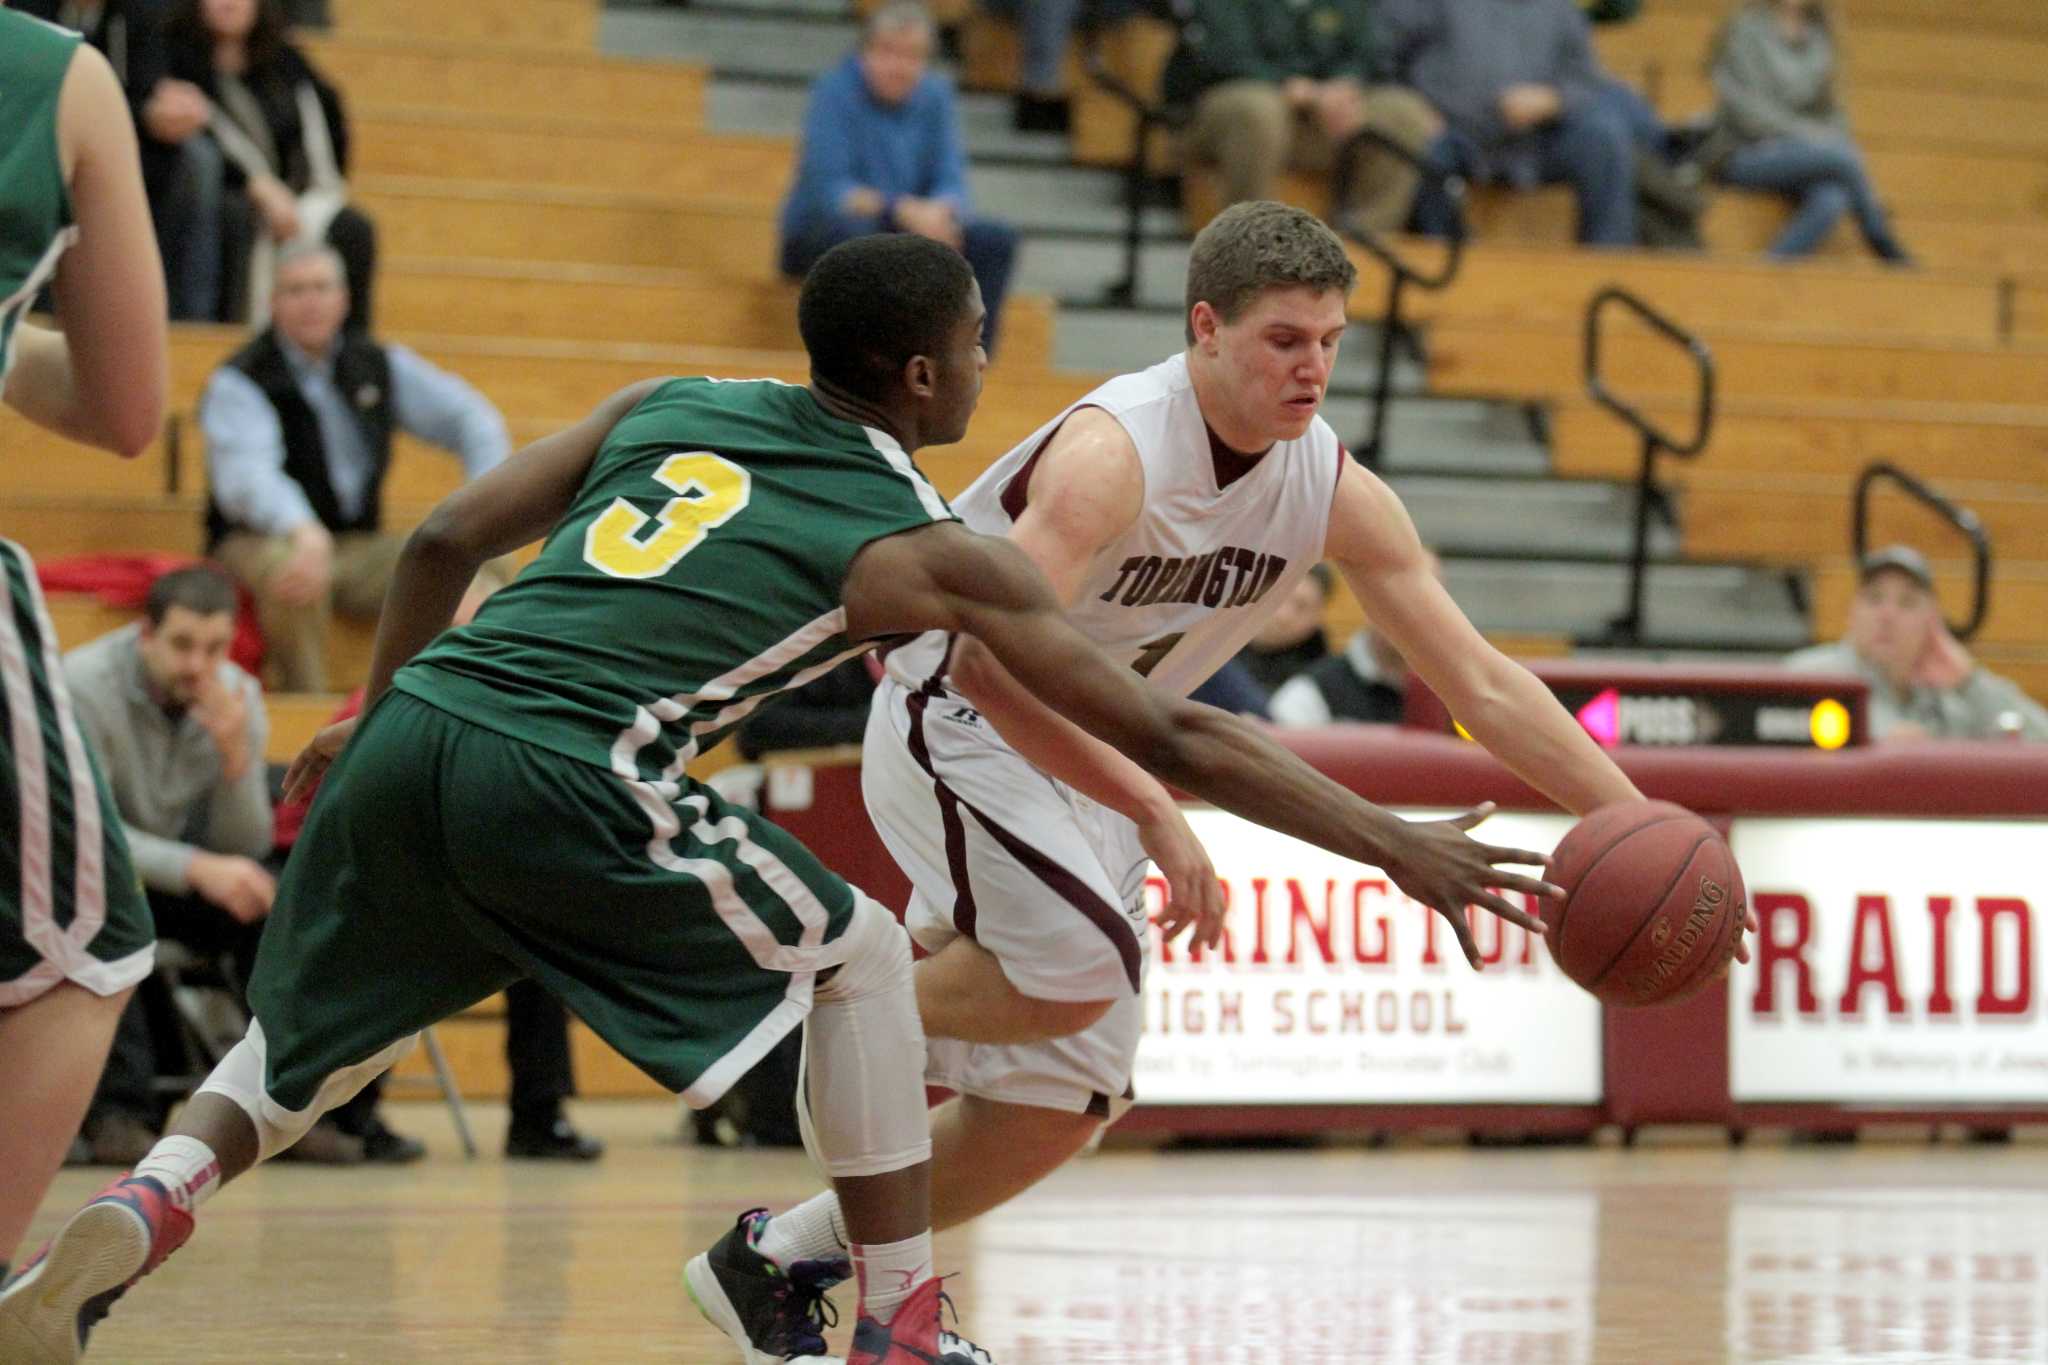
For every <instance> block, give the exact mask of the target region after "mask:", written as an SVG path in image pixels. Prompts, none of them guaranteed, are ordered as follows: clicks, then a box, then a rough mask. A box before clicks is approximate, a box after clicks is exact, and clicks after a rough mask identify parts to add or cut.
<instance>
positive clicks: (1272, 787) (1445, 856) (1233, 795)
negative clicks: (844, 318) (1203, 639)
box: [844, 523, 1557, 965]
mask: <svg viewBox="0 0 2048 1365" xmlns="http://www.w3.org/2000/svg"><path fill="white" fill-rule="evenodd" d="M844 591H845V602H846V610H847V630H848V633H849V634H850V635H852V636H853V637H854V638H869V637H880V636H885V635H895V634H901V633H904V632H906V631H925V630H944V631H950V632H954V633H958V634H964V635H972V636H975V637H976V638H978V639H979V640H981V641H982V643H984V644H985V645H987V646H988V648H989V650H990V652H991V653H993V654H994V655H995V657H996V660H997V661H998V662H999V663H1001V664H1002V665H1003V667H1004V668H1005V669H1007V670H1008V671H1009V672H1010V673H1011V675H1013V676H1014V677H1015V678H1016V679H1017V681H1018V682H1019V683H1021V684H1022V685H1023V687H1024V688H1025V689H1026V690H1028V691H1030V692H1032V693H1034V694H1035V695H1036V696H1037V697H1038V698H1039V699H1041V700H1042V701H1044V702H1046V703H1048V704H1050V705H1051V706H1052V707H1053V708H1054V709H1055V710H1057V711H1059V712H1060V713H1061V714H1062V715H1064V716H1066V717H1067V718H1068V719H1069V720H1072V721H1074V722H1075V723H1076V724H1078V725H1079V726H1080V727H1081V728H1082V729H1084V730H1086V731H1087V732H1088V733H1089V734H1091V735H1093V736H1095V737H1096V738H1097V739H1100V740H1102V741H1104V742H1105V743H1107V744H1110V745H1112V746H1113V747H1115V748H1116V749H1118V750H1119V751H1121V752H1122V753H1123V754H1125V755H1127V756H1128V757H1130V758H1131V759H1133V760H1134V761H1135V762H1137V763H1138V764H1139V766H1141V767H1143V768H1144V769H1145V770H1146V771H1148V772H1150V773H1151V774H1153V775H1154V776H1155V777H1158V778H1160V779H1162V780H1164V781H1167V782H1171V783H1172V784H1174V785H1175V786H1178V787H1181V788H1182V789H1184V790H1186V791H1189V792H1192V793H1194V794H1195V795H1197V796H1200V797H1202V798H1203V799H1205V800H1207V801H1210V802H1212V803H1214V804H1215V805H1217V806H1220V807H1222V808H1223V809H1225V810H1228V811H1232V812H1234V813H1236V814H1238V815H1241V816H1243V817H1244V818H1245V819H1248V820H1252V821H1255V822H1257V823H1258V824H1261V825H1264V826H1266V827H1267V828H1269V829H1275V830H1278V831H1280V832H1281V833H1284V834H1289V835H1292V836H1293V837H1295V838H1298V839H1302V840H1304V841H1306V842H1308V843H1312V844H1316V845H1318V846H1319V847H1322V848H1326V849H1328V850H1330V851H1331V852H1333V853H1336V854H1338V855H1339V856H1341V857H1346V858H1351V859H1354V860H1356V861H1359V862H1365V863H1371V864H1373V865H1375V866H1378V867H1381V868H1384V869H1385V870H1386V872H1387V873H1388V875H1389V876H1390V877H1392V878H1393V879H1394V881H1395V882H1396V883H1397V884H1398V885H1399V886H1400V887H1401V889H1402V890H1404V891H1406V892H1407V893H1408V894H1409V895H1411V896H1413V897H1414V898H1415V899H1417V900H1419V901H1421V902H1423V903H1424V904H1426V905H1430V906H1433V907H1434V908H1436V909H1437V910H1439V911H1441V912H1442V913H1443V914H1444V915H1445V916H1446V917H1447V918H1448V919H1449V920H1450V922H1451V925H1452V927H1453V929H1454V930H1455V931H1456V933H1457V935H1458V939H1459V942H1460V944H1461V945H1462V946H1463V947H1464V948H1465V952H1466V956H1467V958H1469V959H1470V960H1471V961H1473V962H1474V964H1475V965H1476V963H1477V962H1478V949H1477V946H1476V945H1475V944H1474V943H1473V940H1472V929H1471V925H1470V923H1469V922H1468V921H1467V919H1466V916H1465V913H1464V908H1465V907H1466V906H1467V905H1480V906H1483V907H1485V908H1486V909H1489V910H1492V911H1493V912H1494V913H1496V914H1499V915H1501V916H1503V917H1504V918H1506V919H1508V920H1510V921H1511V922H1513V923H1515V924H1518V925H1521V926H1522V927H1524V928H1527V929H1530V930H1531V931H1532V932H1536V933H1541V932H1542V928H1541V922H1540V921H1538V920H1536V919H1535V918H1534V917H1532V916H1530V915H1528V914H1526V913H1524V912H1523V911H1522V910H1521V909H1519V908H1517V907H1516V906H1514V905H1512V904H1510V903H1509V902H1508V901H1507V900H1505V899H1503V898H1502V897H1501V896H1499V895H1498V894H1496V893H1495V892H1494V891H1493V890H1491V889H1490V888H1493V887H1504V888H1507V889H1510V890H1517V891H1526V892H1530V893H1532V894H1536V895H1555V894H1557V892H1556V889H1555V888H1553V887H1550V886H1549V885H1548V884H1547V883H1545V882H1542V881H1539V880H1537V879H1536V878H1534V877H1528V876H1522V875H1518V874H1515V873H1508V872H1502V871H1500V870H1498V869H1497V868H1496V867H1495V864H1497V863H1517V864H1522V865H1525V866H1536V865H1540V864H1541V863H1542V862H1543V861H1544V859H1543V856H1542V855H1541V854H1538V853H1533V852H1527V851H1524V850H1518V849H1506V848H1492V847H1488V846H1486V845H1483V844H1479V843H1476V842H1474V841H1473V840H1471V839H1469V838H1467V837H1466V835H1465V833H1464V830H1465V828H1468V827H1469V825H1470V824H1471V823H1473V821H1472V819H1471V818H1469V817H1468V818H1467V819H1465V820H1461V821H1445V822H1435V823H1408V822H1405V821H1403V820H1401V819H1399V818H1398V817H1396V816H1394V815H1392V814H1391V813H1389V812H1387V811H1385V810H1382V809H1380V808H1379V807H1377V806H1374V805H1372V804H1370V803H1369V802H1366V801H1364V800H1362V799H1360V798H1359V797H1358V796H1356V795H1355V794H1353V793H1352V792H1350V791H1347V790H1346V789H1345V788H1343V787H1341V786H1339V785H1337V784H1336V783H1335V782H1332V781H1331V780H1330V779H1329V778H1327V777H1324V776H1323V775H1322V774H1321V773H1318V772H1316V771H1315V770H1314V769H1313V768H1311V767H1309V766H1308V765H1307V764H1306V763H1304V762H1302V761H1301V760H1300V759H1299V758H1297V757H1296V756H1295V755H1294V754H1292V753H1290V752H1289V751H1287V750H1286V749H1283V748H1281V747H1280V746H1279V745H1277V744H1275V743H1273V742H1272V741H1271V740H1269V739H1267V738H1266V737H1265V736H1264V735H1262V734H1260V733H1259V732H1258V730H1256V729H1255V728H1253V727H1252V726H1250V725H1247V724H1245V723H1244V722H1242V721H1240V720H1238V719H1237V718H1236V717H1234V716H1229V715H1225V714H1224V713H1223V712H1221V711H1216V710H1213V709H1212V708H1209V707H1206V706H1198V705H1195V704H1193V703H1190V702H1184V701H1179V700H1176V699H1174V698H1170V697H1167V696H1165V695H1163V694H1161V693H1158V692H1156V691H1154V690H1153V689H1150V688H1147V687H1146V686H1145V685H1144V683H1143V682H1142V681H1141V680H1140V679H1139V678H1138V677H1137V676H1136V675H1135V674H1133V673H1131V672H1130V671H1129V670H1128V669H1124V668H1119V667H1118V666H1117V665H1116V664H1114V663H1113V662H1111V661H1110V660H1109V659H1108V658H1107V657H1106V656H1105V655H1104V654H1103V653H1102V652H1101V651H1100V650H1098V649H1097V648H1096V647H1095V646H1094V645H1093V644H1092V643H1091V642H1090V641H1089V640H1088V639H1087V637H1085V636H1084V635H1082V634H1081V633H1080V632H1079V631H1078V630H1076V629H1075V628H1074V627H1073V626H1072V625H1071V624H1069V623H1068V621H1067V619H1066V617H1065V616H1064V615H1063V614H1062V613H1061V611H1060V609H1059V602H1058V600H1057V599H1056V598H1055V597H1054V596H1053V594H1052V590H1051V588H1050V587H1049V585H1048V584H1047V583H1046V581H1045V578H1044V576H1043V575H1042V574H1040V573H1039V572H1038V571H1037V569H1036V568H1034V567H1033V566H1032V564H1031V561H1030V560H1029V559H1028V558H1026V557H1025V556H1024V554H1023V553H1022V552H1021V551H1019V550H1018V549H1017V548H1016V547H1015V546H1013V545H1011V544H1009V543H1008V542H1007V541H1002V540H997V539H993V538H990V537H985V536H977V535H975V534H973V533H972V532H970V531H967V530H965V529H964V528H962V527H960V526H959V525H957V524H955V523H943V524H939V525H934V526H931V527H926V528H921V529H919V530H917V531H913V532H907V533H905V534H902V535H898V536H892V537H889V538H888V539H885V540H881V541H877V542H875V543H874V544H872V545H870V546H868V547H867V548H866V549H865V550H863V551H862V552H861V554H860V555H859V556H858V557H857V558H856V559H855V560H854V565H853V570H852V572H851V573H850V574H849V575H848V578H847V582H846V587H845V590H844Z"/></svg>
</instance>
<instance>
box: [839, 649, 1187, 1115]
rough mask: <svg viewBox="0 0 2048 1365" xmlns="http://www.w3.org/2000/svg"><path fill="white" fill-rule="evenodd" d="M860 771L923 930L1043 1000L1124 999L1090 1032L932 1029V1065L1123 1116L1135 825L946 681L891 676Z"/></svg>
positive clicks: (978, 1088) (920, 933)
mask: <svg viewBox="0 0 2048 1365" xmlns="http://www.w3.org/2000/svg"><path fill="white" fill-rule="evenodd" d="M861 785H862V790H863V794H864V795H865V796H866V799H867V807H868V814H869V815H870V816H871V817H872V818H873V820H874V822H875V828H876V830H877V831H878V832H879V833H880V834H881V836H882V842H883V843H884V844H886V845H887V846H888V849H889V852H890V853H891V854H892V855H893V856H894V857H895V859H896V862H897V864H898V866H900V867H901V868H902V869H903V872H904V875H905V876H907V877H908V878H909V879H910V883H911V887H912V890H911V896H910V905H909V907H908V911H907V914H906V917H905V923H906V926H907V927H908V928H909V930H910V935H911V937H912V938H914V939H916V940H917V942H918V944H919V945H920V946H921V947H923V948H924V949H926V950H927V951H928V952H937V951H939V950H940V949H942V948H944V947H945V946H946V945H947V944H948V943H951V942H952V941H953V940H954V939H955V938H957V937H959V936H960V935H962V934H965V935H966V936H967V937H969V938H971V939H973V940H974V941H975V942H977V943H979V944H980V945H981V946H982V947H983V948H986V949H987V950H988V951H989V952H991V953H993V954H994V955H995V957H996V959H997V960H998V961H999V962H1000V963H1001V964H1002V968H1003V972H1004V974H1005V975H1006V976H1008V977H1009V979H1010V981H1011V983H1012V984H1013V985H1015V986H1016V987H1017V989H1018V990H1019V991H1021V992H1023V993H1024V994H1025V995H1028V996H1030V997H1032V998H1033V999H1038V1000H1070V1001H1080V1000H1114V1001H1116V1004H1115V1005H1113V1006H1111V1008H1110V1010H1109V1012H1108V1013H1107V1014H1105V1015H1104V1016H1103V1017H1102V1018H1101V1019H1100V1020H1098V1021H1097V1022H1096V1024H1095V1025H1094V1026H1093V1027H1092V1028H1089V1029H1087V1030H1085V1031H1084V1032H1082V1033H1079V1034H1075V1035H1073V1036H1071V1037H1067V1038H1058V1039H1054V1040H1052V1041H1050V1042H1045V1043H1032V1044H1026V1045H1022V1046H1015V1047H1008V1046H995V1045H990V1044H979V1043H964V1042H961V1041H959V1040H957V1039H944V1038H931V1039H930V1040H929V1058H930V1061H929V1063H928V1066H927V1070H926V1079H927V1080H929V1081H930V1082H931V1083H932V1084H934V1085H943V1086H945V1087H946V1088H948V1089H950V1090H955V1091H959V1092H961V1093H963V1094H969V1095H979V1096H982V1097H983V1098H986V1099H992V1100H997V1101H1001V1102H1004V1103H1010V1104H1026V1105H1033V1106H1036V1107H1039V1108H1047V1109H1061V1110H1066V1111H1069V1112H1073V1113H1094V1114H1097V1115H1098V1116H1100V1117H1103V1118H1106V1119H1115V1118H1118V1117H1121V1116H1122V1114H1123V1112H1124V1110H1125V1109H1126V1108H1127V1107H1128V1106H1129V1101H1130V1086H1131V1067H1132V1063H1133V1061H1134V1060H1135V1058H1136V1056H1137V1050H1138V1030H1139V1025H1140V1023H1141V1021H1142V1017H1143V1010H1142V991H1143V989H1144V981H1145V972H1146V968H1147V965H1148V957H1149V953H1150V941H1149V935H1148V934H1147V932H1146V924H1145V900H1144V889H1145V877H1146V874H1147V872H1148V871H1149V870H1150V862H1149V860H1148V859H1147V858H1146V856H1145V853H1144V850H1143V848H1142V847H1141V846H1140V844H1139V842H1138V831H1137V826H1135V825H1133V824H1132V823H1131V822H1130V821H1129V820H1128V819H1126V818H1124V817H1123V816H1122V815H1120V814H1118V813H1116V812H1115V811H1112V810H1109V809H1107V808H1105V807H1103V806H1101V805H1099V804H1098V803H1096V802H1094V801H1092V800H1090V799H1089V798H1087V797H1085V796H1083V795H1081V794H1080V793H1079V792H1076V791H1074V790H1073V789H1071V788H1069V787H1067V786H1066V785H1065V784H1063V783H1060V782H1057V781H1054V780H1053V779H1052V778H1050V777H1047V776H1046V775H1045V774H1044V773H1042V772H1040V771H1039V770H1038V769H1036V768H1034V767H1032V766H1031V765H1030V764H1029V763H1027V762H1025V761H1024V759H1022V758H1020V757H1019V756H1018V755H1017V754H1016V753H1015V752H1014V751H1013V750H1011V749H1010V748H1009V747H1008V746H1007V745H1005V744H1004V743H1003V742H1002V741H1001V739H999V738H998V737H997V736H996V734H995V731H994V727H992V726H991V725H990V724H989V723H988V721H987V719H986V718H984V717H983V716H982V715H981V714H980V713H979V712H978V711H976V710H974V708H972V707H971V706H969V705H967V704H966V703H965V702H964V701H962V700H961V699H960V698H959V697H958V696H956V695H954V694H953V693H951V692H948V691H946V690H944V689H934V688H930V687H927V688H923V689H917V690H913V689H910V688H907V687H905V686H903V685H902V684H901V683H899V682H897V681H896V680H895V679H893V678H885V679H884V680H883V682H882V685H881V686H880V687H879V688H878V689H877V690H876V693H875V700H874V707H873V710H872V711H871V712H870V713H869V717H868V732H867V742H866V748H865V750H864V752H863V755H862V768H861Z"/></svg>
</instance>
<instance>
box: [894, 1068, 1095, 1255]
mask: <svg viewBox="0 0 2048 1365" xmlns="http://www.w3.org/2000/svg"><path fill="white" fill-rule="evenodd" d="M1103 1122H1104V1120H1103V1119H1102V1118H1101V1117H1100V1116H1098V1115H1095V1114H1090V1113H1087V1112H1085V1111H1083V1112H1080V1113H1076V1112H1073V1111H1071V1110H1066V1109H1048V1108H1044V1107H1043V1106H1040V1105H1030V1104H1005V1103H1003V1102H1002V1101H1001V1100H992V1099H988V1098H986V1097H984V1096H981V1095H962V1096H960V1097H959V1098H957V1099H952V1100H948V1101H947V1102H946V1103H944V1104H942V1105H940V1106H939V1107H938V1108H937V1109H935V1110H933V1111H932V1226H933V1227H935V1228H937V1229H938V1230H939V1231H941V1232H944V1231H945V1230H946V1229H947V1228H951V1227H958V1226H959V1225H960V1224H962V1223H967V1222H971V1221H973V1220H974V1219H976V1218H979V1217H981V1215H983V1214H984V1213H987V1212H988V1211H989V1210H990V1209H995V1208H1000V1207H1001V1206H1002V1205H1004V1204H1007V1203H1009V1202H1010V1201H1011V1200H1012V1199H1015V1198H1016V1197H1017V1196H1018V1195H1020V1194H1022V1193H1024V1191H1026V1190H1028V1189H1030V1188H1031V1187H1032V1186H1033V1185H1036V1184H1037V1183H1038V1182H1039V1181H1041V1180H1043V1179H1045V1178H1046V1177H1047V1176H1049V1175H1051V1174H1052V1173H1053V1172H1054V1171H1057V1170H1058V1169H1059V1168H1060V1167H1062V1166H1064V1165H1066V1164H1067V1163H1068V1162H1069V1161H1071V1160H1073V1159H1074V1158H1075V1157H1077V1156H1079V1155H1080V1154H1081V1153H1082V1152H1083V1151H1084V1150H1086V1149H1087V1146H1088V1144H1089V1143H1090V1142H1092V1141H1094V1139H1095V1135H1096V1133H1098V1132H1099V1131H1101V1128H1102V1125H1103Z"/></svg>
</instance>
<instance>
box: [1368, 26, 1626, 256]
mask: <svg viewBox="0 0 2048 1365" xmlns="http://www.w3.org/2000/svg"><path fill="white" fill-rule="evenodd" d="M1383 4H1384V12H1383V16H1382V17H1383V19H1384V22H1385V25H1386V35H1387V41H1388V44H1389V48H1390V56H1391V60H1392V63H1393V70H1394V72H1395V74H1396V76H1397V77H1398V78H1399V79H1401V80H1403V81H1405V82H1407V83H1408V84H1410V85H1412V86H1414V87H1415V88H1416V89H1418V90H1420V91H1421V92H1422V93H1423V94H1424V95H1425V96H1427V97H1428V99H1429V102H1430V103H1431V104H1432V105H1434V106H1435V107H1436V109H1437V111H1438V112H1439V113H1441V114H1442V115H1443V116H1444V118H1445V120H1446V121H1447V122H1448V123H1449V125H1450V130H1449V131H1448V132H1447V133H1445V134H1444V135H1443V136H1442V137H1440V138H1439V139H1437V141H1436V143H1435V144H1434V145H1433V146H1432V147H1431V149H1430V156H1431V159H1432V160H1433V161H1435V162H1436V163H1438V164H1439V165H1441V166H1442V167H1444V168H1445V169H1447V170H1456V171H1459V172H1461V173H1462V174H1464V175H1467V176H1469V177H1471V178H1473V179H1477V180H1490V181H1501V182H1505V183H1507V184H1509V185H1514V186H1517V187H1520V188H1527V187H1529V186H1532V185H1538V184H1558V183H1564V184H1568V185H1570V186H1571V187H1572V190H1573V193H1574V194H1575V195H1576V196H1577V198H1578V201H1579V230H1578V236H1579V241H1581V242H1582V243H1586V244H1589V245H1594V246H1634V245H1636V169H1635V162H1636V151H1637V147H1638V130H1637V129H1636V128H1635V127H1633V126H1632V123H1631V120H1630V118H1629V116H1628V111H1627V110H1626V109H1625V108H1623V107H1622V105H1621V104H1620V103H1619V102H1618V101H1617V99H1616V98H1615V96H1614V94H1613V93H1612V88H1611V87H1612V82H1611V81H1610V79H1609V78H1608V76H1607V74H1606V73H1605V72H1604V71H1602V70H1601V68H1600V65H1599V63H1598V62H1597V61H1596V60H1595V59H1594V56H1593V44H1592V39H1591V36H1590V30H1589V27H1588V25H1587V22H1586V16H1585V14H1584V13H1583V12H1582V11H1581V10H1580V8H1579V6H1578V5H1577V4H1576V3H1575V2H1574V0H1383ZM1455 212H1456V210H1455V208H1454V207H1453V206H1452V205H1451V203H1450V202H1449V201H1448V199H1447V198H1446V197H1445V196H1443V195H1441V194H1437V193H1433V192H1432V191H1430V190H1429V189H1427V188H1425V189H1424V190H1423V192H1422V193H1421V195H1420V196H1419V198H1418V201H1417V204H1416V211H1415V216H1416V226H1417V227H1418V228H1420V229H1421V230H1422V231H1424V232H1430V233H1434V234H1437V235H1443V234H1446V233H1448V232H1449V231H1450V230H1451V227H1452V226H1453V222H1454V215H1455Z"/></svg>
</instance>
